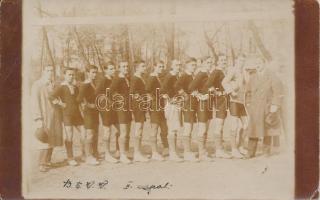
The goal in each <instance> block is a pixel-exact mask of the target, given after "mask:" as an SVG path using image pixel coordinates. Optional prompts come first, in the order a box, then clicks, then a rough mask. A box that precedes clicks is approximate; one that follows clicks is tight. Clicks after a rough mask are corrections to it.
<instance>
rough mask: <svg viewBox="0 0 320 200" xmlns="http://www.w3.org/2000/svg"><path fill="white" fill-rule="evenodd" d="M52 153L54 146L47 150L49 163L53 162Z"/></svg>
mask: <svg viewBox="0 0 320 200" xmlns="http://www.w3.org/2000/svg"><path fill="white" fill-rule="evenodd" d="M52 153H53V148H49V149H48V150H47V156H46V162H47V163H49V162H51V158H52Z"/></svg>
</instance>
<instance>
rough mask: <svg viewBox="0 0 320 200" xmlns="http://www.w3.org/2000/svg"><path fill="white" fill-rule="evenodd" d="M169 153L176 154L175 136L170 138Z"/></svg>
mask: <svg viewBox="0 0 320 200" xmlns="http://www.w3.org/2000/svg"><path fill="white" fill-rule="evenodd" d="M168 144H169V151H170V152H173V153H176V138H175V136H170V137H168Z"/></svg>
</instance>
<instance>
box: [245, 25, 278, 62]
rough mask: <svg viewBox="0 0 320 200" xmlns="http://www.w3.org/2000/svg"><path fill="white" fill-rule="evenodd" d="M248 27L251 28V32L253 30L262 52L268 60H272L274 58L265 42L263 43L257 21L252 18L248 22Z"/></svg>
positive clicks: (254, 37)
mask: <svg viewBox="0 0 320 200" xmlns="http://www.w3.org/2000/svg"><path fill="white" fill-rule="evenodd" d="M248 27H249V30H251V32H252V35H253V39H254V41H255V44H256V45H257V47H258V48H259V50H260V52H261V54H262V55H263V56H264V58H265V59H266V60H267V61H271V60H272V56H271V54H270V52H269V51H268V50H267V49H266V47H265V46H264V44H263V42H262V40H261V38H260V35H259V31H258V28H257V26H256V25H255V23H254V22H253V21H252V20H250V21H249V22H248Z"/></svg>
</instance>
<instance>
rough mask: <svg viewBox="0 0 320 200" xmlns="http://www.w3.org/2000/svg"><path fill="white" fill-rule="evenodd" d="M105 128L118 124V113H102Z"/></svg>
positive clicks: (111, 111)
mask: <svg viewBox="0 0 320 200" xmlns="http://www.w3.org/2000/svg"><path fill="white" fill-rule="evenodd" d="M100 115H101V119H102V124H103V126H111V125H114V124H117V123H118V118H117V113H116V112H115V111H113V110H110V111H104V112H100Z"/></svg>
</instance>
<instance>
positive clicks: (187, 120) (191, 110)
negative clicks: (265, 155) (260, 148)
mask: <svg viewBox="0 0 320 200" xmlns="http://www.w3.org/2000/svg"><path fill="white" fill-rule="evenodd" d="M134 69H135V72H134V74H133V76H131V77H128V62H126V61H122V62H119V63H118V66H115V64H113V63H111V62H110V63H107V64H106V65H104V76H103V77H101V78H100V79H99V80H96V79H97V71H98V68H97V67H96V66H93V65H90V66H88V67H87V69H86V73H87V79H86V80H85V81H84V82H82V83H80V85H79V86H77V84H74V80H75V75H76V73H75V70H74V69H72V68H66V69H65V70H64V81H63V82H62V83H61V84H59V85H56V84H55V83H54V82H53V81H52V77H53V67H52V66H46V67H45V68H44V71H43V73H42V77H41V78H40V79H39V80H38V81H36V82H35V83H34V84H33V87H32V97H33V100H32V102H33V103H34V104H33V112H34V114H35V115H34V121H35V122H36V126H37V128H40V129H42V130H44V132H46V133H47V134H48V142H45V144H46V145H45V146H46V147H44V148H42V153H41V154H40V170H41V171H46V170H47V169H48V167H46V166H47V163H48V162H47V161H48V160H50V159H51V154H52V149H53V148H52V147H54V146H55V145H54V144H51V143H52V142H50V141H55V139H54V138H55V137H57V132H60V131H57V126H53V124H57V123H53V121H57V119H56V118H55V119H53V118H54V117H52V115H54V113H55V112H58V111H57V110H59V109H60V110H62V122H63V124H64V127H65V132H66V137H65V147H66V151H67V156H68V163H69V165H78V163H77V161H75V159H74V156H73V144H72V141H73V129H74V128H76V129H78V130H79V131H80V132H81V143H82V150H83V157H84V158H85V161H86V163H87V164H91V165H97V164H99V153H98V140H99V138H98V135H99V134H98V127H99V114H100V115H101V119H102V120H101V121H102V122H101V123H102V125H103V127H104V133H103V134H102V135H103V137H102V140H103V144H104V145H105V155H104V159H105V160H106V161H108V162H111V163H116V162H122V163H131V162H132V161H131V160H130V159H129V158H128V157H127V151H128V143H129V140H134V142H133V143H134V156H133V161H136V162H146V161H148V160H149V159H153V160H164V156H163V152H162V154H161V153H159V152H158V148H157V135H158V134H160V138H161V141H162V145H163V149H164V151H168V153H169V158H168V159H169V160H172V161H183V160H186V161H200V160H209V161H210V160H212V159H213V157H215V156H216V157H222V158H251V157H254V156H255V152H256V149H257V142H258V139H259V138H265V141H266V142H265V146H266V149H267V151H266V152H270V144H271V141H270V137H271V136H269V135H268V134H267V133H266V131H265V130H266V129H265V118H266V117H265V113H277V112H278V111H279V110H280V104H281V99H282V97H283V94H282V93H283V92H282V87H281V83H280V81H279V80H278V79H277V77H276V76H274V75H273V74H272V73H271V72H270V70H268V69H267V68H266V63H265V60H264V59H263V58H262V57H259V56H257V57H250V58H246V57H245V56H244V55H239V56H238V57H237V59H236V62H235V65H234V66H230V67H228V66H227V58H226V56H225V55H224V54H219V55H218V58H217V62H216V65H214V64H213V59H212V58H211V57H207V58H205V59H202V62H201V63H199V62H197V60H196V59H195V58H189V59H188V60H186V62H185V65H184V66H183V67H182V65H181V63H180V61H178V60H173V61H172V62H171V66H170V71H169V72H168V73H167V74H165V75H164V76H162V74H163V73H164V69H165V66H164V63H163V62H161V61H160V62H158V63H157V64H156V65H155V66H153V69H152V72H151V73H150V74H149V75H148V77H147V78H146V79H144V78H143V77H144V74H145V72H146V65H145V62H144V61H143V60H140V61H137V62H135V63H134ZM116 72H117V73H116ZM181 72H182V73H181ZM115 74H116V75H115ZM262 83H263V84H262ZM107 90H108V91H110V93H111V94H112V95H119V96H120V97H121V98H119V99H121V102H115V101H116V100H115V99H114V98H109V99H108V103H109V104H110V103H116V104H119V105H121V106H122V107H121V109H119V108H118V109H116V110H115V109H108V110H103V111H101V110H100V111H99V109H98V108H97V107H98V105H97V104H96V100H97V96H99V95H102V94H105V92H106V91H107ZM159 91H160V92H161V94H162V95H164V97H165V98H161V99H159V100H156V99H155V98H156V97H157V95H158V94H157V92H159ZM208 93H213V94H214V98H213V102H210V101H212V99H211V98H208ZM130 94H132V95H133V96H134V98H133V101H132V105H131V103H129V101H130V100H131V99H130ZM142 95H148V97H150V99H151V100H152V101H151V103H150V107H151V109H150V110H149V114H150V123H151V129H152V131H151V133H150V135H149V138H150V146H151V149H152V153H151V157H150V158H148V157H147V156H145V155H143V153H142V152H141V138H142V135H143V134H145V133H144V131H143V127H144V123H145V121H146V111H145V110H143V109H141V108H140V103H141V99H142V98H140V97H141V96H142ZM177 95H180V96H182V97H184V98H183V99H184V100H183V101H184V102H183V104H181V100H180V101H177V100H176V99H177V98H176V97H177ZM43 102H47V103H43ZM181 105H183V106H182V107H181ZM209 105H214V109H213V110H214V111H212V109H210V108H209V107H210V106H209ZM129 106H131V107H130V109H129ZM156 107H158V108H159V107H160V108H162V107H163V108H164V109H155V108H156ZM131 109H132V110H131ZM265 109H267V111H266V110H265ZM228 111H229V112H228ZM228 113H229V115H230V120H231V127H230V143H231V149H232V150H231V153H228V152H226V151H225V150H224V149H223V145H222V137H223V126H224V121H225V119H226V117H227V115H228ZM132 116H133V117H132ZM249 119H250V123H249ZM211 120H213V126H212V130H208V127H209V123H210V122H211ZM132 121H134V123H135V126H134V127H135V130H134V134H133V135H134V137H133V138H130V137H129V135H130V127H131V122H132ZM273 121H274V120H273ZM195 124H197V125H198V129H197V144H198V153H197V154H198V156H197V157H196V156H195V155H196V154H195V152H192V151H191V148H190V142H191V133H192V131H193V127H194V125H195ZM275 124H276V123H273V124H272V123H271V125H272V126H275ZM182 126H183V133H180V130H181V127H182ZM112 127H115V129H116V130H117V132H118V133H119V134H117V140H116V145H115V146H116V148H117V151H116V154H118V155H115V156H113V155H111V153H110V136H111V134H112V130H113V129H112ZM272 128H274V127H272ZM159 129H160V132H159ZM61 132H62V131H61ZM244 132H246V133H247V134H244ZM177 134H182V137H183V146H184V154H183V158H181V157H180V156H179V155H178V154H177V152H176V137H177ZM237 135H238V136H239V137H237ZM244 135H246V137H247V138H248V144H247V145H244V143H243V141H244V139H245V138H244ZM206 137H208V138H213V140H212V141H213V144H214V146H215V149H216V151H215V155H209V154H208V153H207V150H206V148H205V138H206ZM237 138H239V140H240V141H237ZM273 138H274V139H275V140H274V143H275V144H277V143H279V141H278V140H279V136H274V137H273ZM212 141H211V142H212ZM209 142H210V141H209ZM277 146H278V145H277ZM244 147H245V148H246V149H247V151H245V150H244V149H245V148H244ZM239 149H240V150H241V153H240V151H239Z"/></svg>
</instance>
